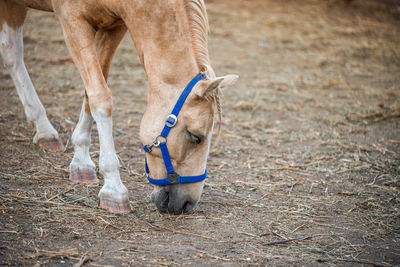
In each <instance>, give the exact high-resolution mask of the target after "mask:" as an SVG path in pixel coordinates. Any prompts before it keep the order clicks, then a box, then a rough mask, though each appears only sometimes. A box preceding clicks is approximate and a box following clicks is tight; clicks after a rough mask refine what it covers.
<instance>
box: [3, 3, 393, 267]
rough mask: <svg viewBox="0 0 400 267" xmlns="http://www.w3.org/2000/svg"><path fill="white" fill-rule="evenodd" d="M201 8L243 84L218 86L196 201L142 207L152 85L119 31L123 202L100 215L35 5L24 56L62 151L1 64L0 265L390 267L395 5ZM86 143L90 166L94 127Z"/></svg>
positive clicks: (72, 74)
mask: <svg viewBox="0 0 400 267" xmlns="http://www.w3.org/2000/svg"><path fill="white" fill-rule="evenodd" d="M206 3H207V4H208V6H207V7H208V12H209V17H210V25H211V34H210V47H209V50H210V56H211V60H212V65H213V67H214V69H215V70H216V73H217V75H224V74H228V73H235V74H239V75H240V79H239V80H238V82H237V84H236V85H235V86H233V87H232V88H229V89H227V90H226V91H225V92H224V100H223V106H224V109H223V113H224V124H223V132H222V137H221V140H220V144H219V146H218V147H215V146H214V147H213V148H212V150H213V151H212V153H211V154H210V157H209V160H208V170H209V177H208V178H207V181H206V186H205V189H204V193H203V196H202V199H201V201H200V202H199V205H198V207H197V208H196V210H195V211H194V212H192V213H191V214H188V215H180V216H176V215H169V214H160V213H159V212H158V211H157V210H156V209H155V207H154V205H153V204H152V203H151V202H150V201H149V194H150V192H151V190H152V187H151V186H150V185H149V184H148V183H147V181H146V179H145V175H144V157H143V153H142V151H141V150H140V144H139V138H138V136H139V122H140V119H141V116H142V114H143V111H144V110H145V105H146V94H147V92H146V80H145V75H144V71H143V68H142V66H141V65H140V63H139V61H138V57H137V55H136V51H135V49H134V46H133V44H132V41H131V40H130V37H129V36H127V37H126V38H125V39H124V41H123V43H122V44H121V46H120V47H119V50H118V52H117V55H116V57H115V59H114V61H113V67H112V69H111V74H110V81H109V84H110V87H111V88H112V89H113V95H114V103H115V111H114V115H113V116H114V136H115V145H116V149H117V151H118V155H119V157H120V161H121V165H122V166H121V176H122V180H123V182H124V183H125V185H126V186H127V188H128V190H129V192H130V200H131V205H132V207H133V211H132V212H131V213H129V214H127V215H114V214H110V213H107V212H105V211H103V210H100V209H98V208H97V192H98V191H99V190H100V188H101V185H102V181H101V183H100V184H99V185H81V184H72V183H70V182H69V180H68V175H69V172H68V165H69V163H70V161H71V159H72V155H73V149H72V146H71V144H70V142H69V141H70V137H71V134H72V131H73V129H74V126H75V123H76V122H77V119H78V116H79V110H80V107H81V99H82V94H83V85H82V82H81V79H80V77H79V74H78V72H77V70H76V68H75V66H74V65H73V63H72V61H71V58H70V56H69V54H68V51H67V49H66V46H65V44H64V41H63V38H62V33H61V29H60V27H59V25H58V22H57V20H56V19H55V17H54V15H53V14H52V13H42V12H38V11H31V12H30V13H29V15H28V19H27V21H26V24H25V26H24V36H25V37H24V41H25V62H26V65H27V68H28V70H29V72H30V74H31V77H32V80H33V83H34V84H35V86H36V89H37V91H38V94H39V96H40V98H41V100H42V102H43V104H44V106H45V107H46V109H47V113H48V116H49V118H50V120H51V121H52V123H54V125H55V127H56V129H57V130H58V131H59V133H60V136H61V138H62V139H63V141H64V143H67V146H66V150H65V151H64V152H63V153H62V152H44V151H43V150H41V149H40V148H39V147H38V146H36V145H34V144H33V143H32V137H33V132H32V131H33V129H32V127H30V125H28V124H27V123H26V120H25V115H24V113H23V109H22V105H21V103H20V101H19V99H18V97H17V93H16V90H15V88H14V86H13V84H12V81H11V79H10V76H9V75H8V73H7V71H6V70H5V69H4V68H3V67H1V68H0V177H1V183H0V213H1V215H0V265H9V266H11V265H12V266H33V265H37V266H39V265H44V266H55V265H58V266H68V265H72V264H76V263H77V264H78V265H77V266H80V265H81V264H84V265H86V266H119V265H218V266H236V265H263V266H287V265H295V266H301V265H303V266H331V265H340V266H396V265H400V245H399V241H400V210H399V208H400V206H399V202H400V199H399V194H400V179H399V178H400V45H399V44H400V10H399V9H398V8H396V7H393V6H386V5H383V4H379V3H376V2H373V1H367V0H354V1H353V2H351V3H350V4H345V3H344V2H343V1H337V0H292V1H290V0H285V1H273V0H251V1H240V0H210V1H207V2H206ZM92 143H93V144H92V147H91V155H92V158H93V159H94V160H95V162H96V163H97V161H98V154H99V145H98V138H97V132H96V131H94V133H93V139H92ZM296 238H297V239H299V240H288V239H296ZM282 240H284V241H282ZM276 241H282V242H276Z"/></svg>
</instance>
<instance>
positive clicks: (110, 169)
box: [55, 4, 130, 213]
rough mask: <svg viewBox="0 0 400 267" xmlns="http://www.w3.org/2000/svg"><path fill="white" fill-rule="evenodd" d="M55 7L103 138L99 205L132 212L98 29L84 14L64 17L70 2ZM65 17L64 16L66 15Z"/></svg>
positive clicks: (100, 161) (100, 138) (114, 210)
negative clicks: (100, 56)
mask: <svg viewBox="0 0 400 267" xmlns="http://www.w3.org/2000/svg"><path fill="white" fill-rule="evenodd" d="M57 8H58V6H56V7H55V11H56V15H57V16H58V18H59V20H60V22H61V26H62V28H63V31H64V37H65V41H66V44H67V47H68V49H69V51H70V53H71V56H72V58H73V60H74V63H75V64H76V66H77V67H78V70H79V72H80V74H81V77H82V79H83V82H84V84H85V88H86V93H87V97H88V103H89V107H90V112H91V114H92V116H93V119H94V120H95V121H96V124H97V129H98V132H99V140H100V160H99V169H100V173H101V174H102V175H103V177H104V186H103V187H102V189H101V190H100V192H99V198H100V207H101V208H104V209H107V210H108V211H111V212H118V213H121V212H129V211H130V204H129V199H128V190H127V189H126V187H125V186H124V185H123V184H122V182H121V179H120V175H119V162H118V158H117V155H116V152H115V148H114V141H113V136H112V118H111V114H112V105H113V104H112V96H111V90H110V89H109V88H108V86H107V83H106V80H105V78H104V75H103V73H102V69H101V66H100V62H99V59H98V56H97V52H96V47H95V46H94V45H93V44H94V43H95V31H94V29H93V28H92V26H91V25H90V24H89V23H87V22H86V21H85V20H84V19H83V17H81V16H79V14H77V17H73V16H65V15H66V14H68V15H71V14H75V13H72V12H71V13H69V12H68V8H73V4H71V5H68V4H66V5H63V7H62V8H63V11H62V12H61V10H59V9H57ZM64 16H65V17H64Z"/></svg>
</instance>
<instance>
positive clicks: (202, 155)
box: [0, 0, 238, 214]
mask: <svg viewBox="0 0 400 267" xmlns="http://www.w3.org/2000/svg"><path fill="white" fill-rule="evenodd" d="M29 8H32V9H37V10H43V11H49V12H54V14H55V16H56V17H57V19H58V21H59V22H60V24H61V27H62V30H63V36H64V39H65V42H66V45H67V48H68V50H69V52H70V55H71V57H72V60H73V62H74V64H75V65H76V67H77V68H78V70H79V73H80V76H81V78H82V80H83V84H84V87H85V91H84V92H85V94H84V97H83V103H82V109H81V112H80V116H79V121H78V123H77V125H76V127H75V129H74V131H73V134H72V137H71V141H72V144H73V146H74V155H73V158H72V161H71V163H70V176H69V179H70V180H71V181H72V182H78V183H97V182H98V178H97V175H96V171H95V164H94V163H93V161H92V160H91V158H90V155H89V146H90V142H91V138H90V133H91V128H92V124H93V121H95V122H96V125H97V128H98V133H99V142H100V156H99V172H100V174H101V175H102V176H103V178H104V185H103V186H102V188H101V189H100V191H99V194H98V198H99V207H100V208H102V209H105V210H107V211H108V212H112V213H127V212H130V211H131V206H130V204H129V196H128V191H127V189H126V187H125V186H124V184H123V183H122V182H121V179H120V174H119V161H118V158H117V155H116V152H115V148H114V142H113V136H112V125H113V122H112V110H113V100H112V93H111V89H110V88H109V87H108V85H107V78H108V74H109V70H110V65H111V60H112V58H113V55H114V53H115V51H116V49H117V47H118V45H119V43H120V42H121V40H122V38H123V37H124V35H125V34H126V33H127V32H129V34H130V35H131V38H132V39H133V42H134V46H135V47H136V50H137V52H138V55H139V58H140V62H141V64H142V65H143V67H144V70H145V73H146V76H147V81H148V100H147V107H146V111H145V113H144V115H143V118H142V120H141V123H140V141H141V142H142V144H143V149H144V150H145V152H146V153H145V155H146V164H145V168H146V172H147V173H148V180H149V181H150V183H152V184H153V187H154V189H153V192H152V193H151V200H152V201H153V202H154V204H155V205H156V207H157V209H158V210H159V211H160V212H169V213H172V214H182V213H186V212H188V211H190V210H192V209H193V208H194V207H195V206H196V205H197V203H198V201H199V199H200V197H201V194H202V191H203V187H204V179H205V177H206V175H207V171H206V161H207V157H208V152H209V149H210V142H211V135H212V131H213V125H214V117H215V113H217V112H218V113H219V114H220V113H221V109H220V100H219V95H220V91H221V90H222V89H224V88H227V87H228V86H229V85H231V84H232V83H233V82H235V80H236V79H237V78H238V76H237V75H233V74H230V75H225V76H221V77H217V76H216V75H215V72H214V70H213V69H212V67H211V65H210V61H209V55H208V46H207V42H208V41H207V38H208V37H207V35H208V31H209V24H208V19H207V13H206V8H205V4H204V2H203V0H124V1H113V0H80V1H68V0H0V54H1V56H2V58H3V63H4V66H5V67H6V69H7V70H8V71H9V73H10V76H11V78H12V80H13V82H14V85H15V87H16V89H17V92H18V96H19V98H20V100H21V102H22V104H23V106H24V111H25V114H26V117H27V120H28V121H30V122H33V124H34V126H35V127H36V134H35V136H34V138H33V142H34V143H37V144H38V145H39V146H40V147H42V148H43V149H48V150H63V143H62V142H61V140H60V138H59V136H58V133H57V131H56V130H55V129H54V128H53V126H52V125H51V123H50V122H49V120H48V118H47V115H46V111H45V109H44V107H43V105H42V103H41V102H40V100H39V97H38V95H37V93H36V91H35V88H34V86H33V84H32V82H31V79H30V77H29V74H28V72H27V70H26V67H25V65H24V60H23V38H22V26H23V23H24V20H25V18H26V14H27V10H28V9H29ZM171 110H172V112H171ZM160 132H161V134H160ZM167 137H168V139H167ZM167 140H168V142H167ZM167 144H168V146H167Z"/></svg>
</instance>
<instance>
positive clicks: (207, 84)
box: [196, 74, 239, 97]
mask: <svg viewBox="0 0 400 267" xmlns="http://www.w3.org/2000/svg"><path fill="white" fill-rule="evenodd" d="M237 78H239V76H237V75H233V74H229V75H225V76H221V77H217V78H215V79H212V80H203V81H201V82H199V85H198V87H197V88H196V94H197V95H198V96H200V97H207V96H210V95H211V94H212V93H213V92H214V91H215V90H217V89H224V88H226V87H228V86H229V85H231V84H233V83H234V82H235V81H236V80H237Z"/></svg>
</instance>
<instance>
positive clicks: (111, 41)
mask: <svg viewBox="0 0 400 267" xmlns="http://www.w3.org/2000/svg"><path fill="white" fill-rule="evenodd" d="M125 32H126V27H125V26H124V25H121V26H118V27H115V28H114V29H112V30H103V29H100V30H98V31H97V32H96V36H95V40H96V51H97V56H98V58H99V61H100V66H101V70H102V72H103V76H104V79H105V80H107V78H108V73H109V69H110V66H111V60H112V57H113V55H114V53H115V50H116V49H117V47H118V44H119V43H120V42H121V40H122V38H123V37H124V35H125ZM92 124H93V117H92V114H91V112H90V106H89V102H88V98H87V96H85V98H84V101H83V104H82V110H81V115H80V118H79V122H78V124H77V125H76V128H75V130H74V133H73V134H72V143H73V144H74V150H75V153H74V158H73V159H72V162H71V164H70V178H69V179H70V180H71V181H73V182H81V183H96V182H98V180H97V176H96V172H95V165H94V163H93V161H92V160H91V159H90V154H89V146H90V132H91V129H92Z"/></svg>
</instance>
